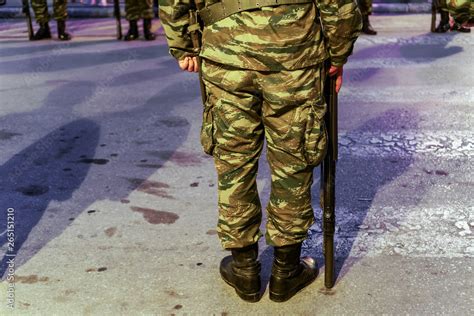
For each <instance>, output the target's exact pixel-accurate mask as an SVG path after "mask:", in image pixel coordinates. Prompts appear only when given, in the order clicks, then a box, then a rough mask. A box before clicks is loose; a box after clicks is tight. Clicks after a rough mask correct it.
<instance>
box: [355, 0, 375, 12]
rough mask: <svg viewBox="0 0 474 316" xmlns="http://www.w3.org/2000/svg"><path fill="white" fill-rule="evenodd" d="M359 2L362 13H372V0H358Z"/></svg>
mask: <svg viewBox="0 0 474 316" xmlns="http://www.w3.org/2000/svg"><path fill="white" fill-rule="evenodd" d="M357 3H358V4H359V9H360V13H362V15H371V14H372V0H357Z"/></svg>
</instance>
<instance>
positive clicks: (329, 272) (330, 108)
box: [320, 63, 337, 289]
mask: <svg viewBox="0 0 474 316" xmlns="http://www.w3.org/2000/svg"><path fill="white" fill-rule="evenodd" d="M329 68H330V63H327V65H326V69H327V73H328V75H327V77H326V82H325V85H324V97H325V100H326V103H327V112H326V115H325V116H324V123H325V125H326V128H327V131H328V136H329V139H328V151H327V153H326V156H325V157H324V159H323V161H322V163H321V189H320V190H321V195H320V196H321V207H322V211H323V251H324V258H325V279H324V285H325V286H326V288H328V289H330V288H332V287H333V286H334V283H335V276H334V275H335V265H334V232H335V226H336V209H335V201H336V187H335V183H336V160H337V93H336V76H332V77H331V76H329Z"/></svg>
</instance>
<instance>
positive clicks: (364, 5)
mask: <svg viewBox="0 0 474 316" xmlns="http://www.w3.org/2000/svg"><path fill="white" fill-rule="evenodd" d="M357 2H358V4H359V9H360V13H362V32H363V33H365V34H368V35H376V34H377V31H375V30H374V29H373V27H372V25H370V21H369V15H371V14H372V0H358V1H357Z"/></svg>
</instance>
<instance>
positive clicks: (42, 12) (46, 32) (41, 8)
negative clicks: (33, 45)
mask: <svg viewBox="0 0 474 316" xmlns="http://www.w3.org/2000/svg"><path fill="white" fill-rule="evenodd" d="M31 6H32V7H33V11H34V12H35V19H36V22H37V23H38V24H39V26H40V27H39V29H38V30H37V31H36V33H35V34H34V35H33V38H32V40H34V41H37V40H42V39H47V38H51V32H50V29H49V24H48V22H49V14H48V4H47V3H46V0H32V1H31Z"/></svg>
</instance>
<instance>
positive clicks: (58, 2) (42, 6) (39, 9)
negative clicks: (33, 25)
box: [31, 0, 71, 41]
mask: <svg viewBox="0 0 474 316" xmlns="http://www.w3.org/2000/svg"><path fill="white" fill-rule="evenodd" d="M31 6H32V7H33V11H34V12H35V18H36V22H37V23H38V25H39V26H40V28H39V29H38V31H37V32H36V33H35V35H34V36H33V40H41V39H46V38H51V31H50V29H49V20H50V16H49V13H48V4H47V3H46V0H31ZM53 17H54V19H55V20H56V21H57V24H58V39H60V40H61V41H68V40H70V39H71V35H69V34H68V33H66V18H67V0H53Z"/></svg>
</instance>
